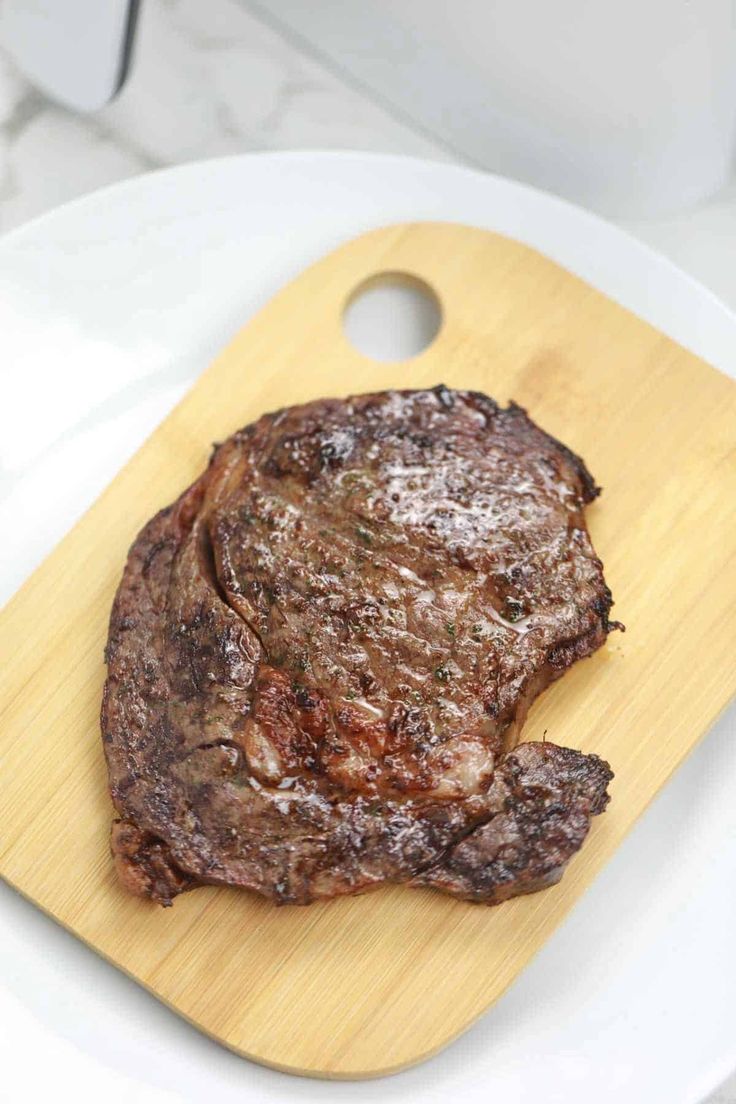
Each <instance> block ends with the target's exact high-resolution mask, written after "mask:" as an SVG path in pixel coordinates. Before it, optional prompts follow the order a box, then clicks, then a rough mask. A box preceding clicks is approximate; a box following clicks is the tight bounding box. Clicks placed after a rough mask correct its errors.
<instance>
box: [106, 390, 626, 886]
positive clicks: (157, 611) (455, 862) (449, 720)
mask: <svg viewBox="0 0 736 1104" xmlns="http://www.w3.org/2000/svg"><path fill="white" fill-rule="evenodd" d="M597 493H598V491H597V488H596V486H595V484H594V482H593V480H592V478H591V476H590V475H589V473H588V471H587V469H586V467H585V465H584V464H583V462H582V461H581V460H580V459H579V458H578V457H577V456H575V454H574V453H572V452H571V451H570V450H569V449H567V448H565V447H564V446H563V445H561V444H560V443H559V442H557V441H556V440H554V439H553V438H552V437H550V436H548V435H547V434H546V433H544V432H543V431H542V430H540V429H539V428H538V427H537V426H536V425H535V424H534V423H533V422H532V421H531V420H530V419H529V417H528V416H527V414H526V413H525V411H524V410H522V409H521V408H520V407H518V406H516V405H514V404H511V405H510V406H509V407H508V408H506V409H502V408H500V407H499V406H497V404H496V403H494V402H493V401H492V400H491V399H489V398H487V397H486V396H484V395H481V394H477V393H474V392H459V391H450V390H448V389H447V388H444V387H438V388H434V389H433V390H427V391H413V392H412V391H407V392H384V393H380V394H375V395H362V396H359V397H356V398H352V399H346V400H331V399H326V400H323V401H320V402H314V403H310V404H308V405H306V406H301V407H293V408H290V409H287V410H282V411H279V412H277V413H275V414H269V415H266V416H264V417H263V418H261V419H260V420H259V421H258V422H256V423H255V424H253V425H250V426H247V427H246V428H245V429H243V430H241V431H239V432H238V433H236V434H234V436H232V437H231V438H229V439H228V440H227V441H226V442H225V443H224V444H222V445H219V446H218V447H217V448H216V449H215V451H214V454H213V457H212V460H211V462H210V465H209V467H208V469H207V470H206V472H205V473H204V474H203V475H202V476H201V478H200V479H199V480H198V481H197V482H196V483H195V484H193V486H192V487H190V488H189V489H188V490H187V491H186V492H185V493H184V494H183V495H182V496H181V498H180V499H179V500H178V501H177V502H175V503H174V504H173V505H172V506H169V507H168V508H167V509H165V510H163V511H161V513H159V514H158V515H157V516H156V517H155V518H153V519H152V520H151V521H150V522H149V523H148V525H147V526H146V527H145V528H144V529H143V531H142V532H141V533H140V535H139V536H138V538H137V539H136V541H135V543H134V544H133V547H132V549H131V551H130V554H129V557H128V562H127V564H126V567H125V572H124V575H123V579H122V582H121V584H120V587H119V590H118V593H117V596H116V599H115V604H114V607H113V611H112V617H111V622H110V635H109V640H108V645H107V653H106V658H107V663H108V678H107V683H106V686H105V696H104V702H103V710H102V730H103V738H104V747H105V752H106V755H107V761H108V767H109V774H110V787H111V792H112V797H113V801H114V803H115V806H116V809H117V811H118V814H119V817H120V820H119V821H117V822H116V823H115V825H114V829H113V852H114V855H115V860H116V866H117V869H118V873H119V875H120V878H121V881H122V883H123V884H124V885H125V886H126V888H128V889H129V890H131V891H132V892H135V893H139V894H141V895H144V896H150V897H152V898H154V899H155V900H158V901H160V902H162V903H164V904H168V903H169V902H170V900H171V899H172V897H173V896H175V895H176V894H177V893H179V892H181V891H182V890H183V889H187V888H189V887H191V886H194V885H197V884H200V883H214V884H219V885H234V886H242V887H245V888H249V889H253V890H256V891H257V892H259V893H262V894H264V895H266V896H268V897H271V898H273V899H275V900H276V901H278V902H296V903H306V902H309V901H311V900H314V899H316V898H320V897H332V896H336V895H338V894H345V893H356V892H359V891H361V890H365V889H368V888H370V887H372V886H376V885H379V884H380V883H382V882H407V883H410V884H412V885H431V886H436V887H438V888H440V889H443V890H445V891H446V892H449V893H452V894H455V895H457V896H460V897H464V898H468V899H470V900H478V901H485V902H488V903H496V902H498V901H501V900H504V899H505V898H507V897H510V896H512V895H514V894H517V893H524V892H530V891H532V890H535V889H539V888H541V887H542V886H544V885H548V884H550V883H551V882H554V881H556V880H557V879H558V878H559V877H560V875H561V873H562V870H563V869H564V866H565V864H566V863H567V861H568V860H569V858H570V857H571V856H572V854H574V852H575V851H576V850H577V849H578V848H579V847H580V845H581V843H582V841H583V839H584V838H585V835H586V833H587V831H588V827H589V824H590V819H591V817H592V816H593V815H595V814H597V813H599V812H601V811H602V809H603V808H604V807H605V804H606V801H607V795H606V786H607V783H608V781H609V780H610V778H611V777H612V775H611V772H610V770H609V768H608V766H607V764H605V763H603V762H602V761H601V760H600V759H598V758H597V757H596V756H594V755H584V754H582V753H581V752H577V751H573V750H571V749H567V748H559V747H556V746H554V745H552V744H522V745H519V746H518V747H516V744H517V743H518V739H519V734H520V730H521V727H522V725H523V723H524V719H525V717H526V713H527V710H528V708H529V706H530V704H531V703H532V701H533V700H534V698H536V697H537V695H538V694H540V693H541V691H542V690H544V688H545V687H546V686H547V685H548V684H549V683H550V682H552V681H553V680H554V679H556V678H558V677H559V676H560V675H562V674H563V673H564V671H565V670H566V669H567V668H568V667H569V666H571V664H572V663H574V662H575V661H576V660H577V659H581V658H583V657H584V656H587V655H590V654H591V653H592V652H593V651H595V649H596V648H598V647H600V646H601V645H602V644H603V642H604V641H605V638H606V635H607V633H608V631H609V630H610V628H611V627H612V625H611V623H610V622H609V620H608V614H609V611H610V607H611V595H610V592H609V590H608V588H607V587H606V584H605V582H604V579H603V571H602V565H601V563H600V561H599V559H598V558H597V556H596V555H595V552H594V550H593V547H592V545H591V542H590V538H589V536H588V532H587V529H586V526H585V521H584V518H583V507H584V505H585V504H586V503H588V502H590V501H591V500H592V499H593V498H594V497H595V495H596V494H597Z"/></svg>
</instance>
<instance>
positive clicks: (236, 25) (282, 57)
mask: <svg viewBox="0 0 736 1104" xmlns="http://www.w3.org/2000/svg"><path fill="white" fill-rule="evenodd" d="M0 3H2V0H0ZM309 147H311V148H315V147H316V148H323V149H326V148H333V149H334V148H350V149H373V150H382V151H388V152H397V153H405V154H413V155H416V156H421V157H428V158H433V159H442V160H447V159H453V157H454V155H453V152H452V150H451V149H448V148H447V146H446V145H445V144H444V143H443V141H442V140H441V139H439V138H438V139H436V140H433V139H432V138H430V137H428V136H427V135H425V134H422V133H419V132H418V131H417V130H416V129H414V128H413V127H411V126H410V125H408V124H407V123H406V122H405V121H403V120H400V119H398V118H396V117H394V116H393V115H392V114H391V113H390V112H388V111H387V110H386V109H385V108H384V107H383V106H381V105H380V104H379V103H377V102H375V101H374V100H373V99H372V98H370V97H369V96H367V95H365V94H364V93H362V92H359V91H357V90H356V89H355V88H353V87H351V86H349V85H348V84H346V83H345V81H344V80H343V79H341V78H339V77H338V76H336V75H335V74H334V73H332V72H331V71H330V70H329V69H328V68H326V67H325V66H324V65H323V64H321V63H319V62H318V61H316V60H315V59H314V58H311V57H308V56H306V55H305V54H304V53H303V52H301V51H300V50H298V49H297V48H296V47H295V46H294V44H293V43H291V42H289V41H287V40H286V39H285V38H283V37H281V36H280V35H278V34H277V33H275V32H274V31H273V30H272V29H270V28H269V27H266V26H265V25H264V24H263V23H262V22H261V21H260V20H259V19H258V17H257V16H256V15H255V14H254V13H253V12H251V11H249V9H248V4H247V0H243V2H241V3H236V2H234V0H208V2H207V3H206V4H205V3H203V2H202V0H145V3H144V5H143V13H142V18H141V23H140V27H139V35H138V49H137V54H136V58H135V62H134V66H133V71H132V74H131V78H130V80H129V82H128V84H127V86H126V88H125V89H124V91H123V93H122V94H121V96H120V97H119V98H118V100H117V101H116V102H114V103H113V104H111V105H110V106H108V107H107V108H105V109H104V110H103V111H101V112H99V113H98V114H96V115H94V116H91V117H79V116H75V115H72V114H70V113H69V112H66V111H65V110H63V109H61V108H59V107H56V106H55V105H53V104H51V103H49V102H48V101H46V100H45V99H44V98H43V96H41V95H40V94H39V93H38V92H36V91H35V90H34V89H33V88H32V87H31V86H30V85H29V84H28V82H27V81H26V80H25V79H24V78H23V77H22V76H21V75H20V74H19V73H18V72H17V71H16V70H15V68H14V66H13V64H12V63H11V62H10V60H9V59H8V58H7V57H5V56H4V55H3V54H2V53H1V52H0V232H1V231H6V230H10V229H12V228H13V227H14V226H17V225H19V224H21V223H22V222H24V221H26V220H27V219H30V218H32V217H34V216H36V215H39V214H41V213H43V212H44V211H46V210H48V209H50V208H52V207H54V206H56V205H58V204H59V203H63V202H65V201H66V200H69V199H72V198H75V197H77V196H80V195H83V194H85V193H87V192H89V191H91V190H93V189H95V188H98V187H100V186H103V185H105V184H109V183H112V182H114V181H117V180H121V179H124V178H126V177H128V176H131V175H134V174H137V173H141V172H145V171H148V170H150V169H153V168H156V167H158V166H162V165H169V164H174V163H177V162H181V161H189V160H194V159H197V158H202V157H211V156H218V155H222V154H227V153H235V152H242V151H244V150H250V149H287V148H309ZM624 225H627V228H628V229H630V230H631V231H632V232H633V233H635V234H637V235H638V236H640V237H641V238H643V239H644V240H646V241H648V242H649V243H650V244H652V245H654V246H655V247H656V248H659V249H660V250H661V251H662V252H664V253H666V254H668V255H669V256H670V257H672V258H673V259H674V260H675V261H676V262H677V263H678V264H680V265H681V267H683V268H684V269H685V270H686V271H688V272H690V273H691V274H692V275H693V276H694V277H696V278H697V279H699V280H700V281H701V282H702V283H704V284H706V285H707V286H709V287H711V288H712V289H713V290H714V291H715V292H716V293H717V294H718V295H719V296H720V297H721V298H722V299H724V300H725V301H726V302H728V303H730V304H731V305H732V306H733V307H735V308H736V266H734V264H733V255H734V242H735V241H736V182H735V183H734V184H732V185H731V186H730V187H729V188H727V189H726V190H725V191H724V192H723V193H721V194H720V195H719V196H717V197H714V199H712V200H711V201H710V202H708V203H707V204H703V205H701V206H700V207H699V208H698V209H696V210H693V211H690V212H686V213H684V214H681V215H678V216H676V217H671V218H668V219H662V220H647V221H638V222H630V223H627V224H624ZM652 1104H660V1102H659V1101H652ZM662 1104H664V1102H662ZM708 1104H736V1077H734V1078H732V1080H731V1081H730V1082H728V1083H727V1084H726V1085H724V1086H723V1087H722V1089H721V1090H719V1091H718V1092H717V1093H716V1094H715V1095H714V1096H712V1097H711V1098H710V1101H709V1102H708Z"/></svg>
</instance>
